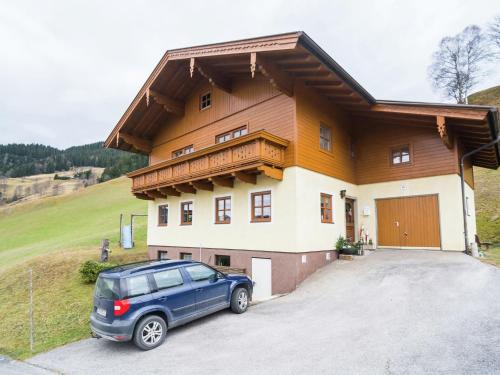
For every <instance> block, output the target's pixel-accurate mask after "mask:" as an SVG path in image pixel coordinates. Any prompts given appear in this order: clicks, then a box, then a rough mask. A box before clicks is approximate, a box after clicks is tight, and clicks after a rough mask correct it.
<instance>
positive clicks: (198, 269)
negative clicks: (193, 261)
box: [186, 264, 216, 281]
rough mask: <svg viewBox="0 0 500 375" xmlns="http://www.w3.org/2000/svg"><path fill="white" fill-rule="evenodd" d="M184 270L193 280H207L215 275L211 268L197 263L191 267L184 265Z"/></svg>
mask: <svg viewBox="0 0 500 375" xmlns="http://www.w3.org/2000/svg"><path fill="white" fill-rule="evenodd" d="M186 271H187V273H188V274H189V276H190V277H191V280H193V281H202V280H208V279H210V278H212V277H214V276H215V273H216V271H215V270H213V269H212V268H209V267H207V266H204V265H203V264H199V265H196V266H192V267H186Z"/></svg>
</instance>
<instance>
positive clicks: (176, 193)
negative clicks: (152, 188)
mask: <svg viewBox="0 0 500 375" xmlns="http://www.w3.org/2000/svg"><path fill="white" fill-rule="evenodd" d="M158 190H159V191H160V192H161V193H163V194H165V195H172V196H174V197H180V196H181V193H180V192H179V191H177V190H175V189H174V188H173V187H171V186H166V187H162V188H159V189H158Z"/></svg>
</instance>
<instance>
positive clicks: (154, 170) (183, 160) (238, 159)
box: [127, 131, 288, 199]
mask: <svg viewBox="0 0 500 375" xmlns="http://www.w3.org/2000/svg"><path fill="white" fill-rule="evenodd" d="M287 146H288V141H287V140H285V139H283V138H280V137H277V136H275V135H272V134H270V133H268V132H265V131H258V132H254V133H251V134H247V135H245V136H242V137H239V138H236V139H232V140H230V141H227V142H224V143H219V144H216V145H213V146H210V147H207V148H204V149H202V150H199V151H195V152H193V153H191V154H188V155H184V156H181V157H179V158H176V159H171V160H167V161H164V162H161V163H158V164H155V165H151V166H148V167H145V168H142V169H138V170H136V171H133V172H131V173H129V174H128V175H127V176H128V177H130V178H132V192H133V193H134V194H135V196H136V197H138V198H141V199H154V198H165V197H167V196H168V195H174V196H179V195H180V194H181V193H196V191H197V190H213V186H214V184H215V185H220V186H226V187H232V186H233V184H234V179H238V180H240V181H244V182H246V183H253V184H255V183H256V181H257V174H261V173H262V174H264V175H266V176H268V177H271V178H274V179H277V180H281V179H282V178H283V165H284V162H285V149H286V147H287Z"/></svg>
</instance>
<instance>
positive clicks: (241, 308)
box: [231, 288, 248, 314]
mask: <svg viewBox="0 0 500 375" xmlns="http://www.w3.org/2000/svg"><path fill="white" fill-rule="evenodd" d="M247 308H248V291H247V290H246V289H245V288H236V289H235V290H234V292H233V295H232V296H231V310H232V311H233V312H234V313H236V314H242V313H244V312H245V311H247Z"/></svg>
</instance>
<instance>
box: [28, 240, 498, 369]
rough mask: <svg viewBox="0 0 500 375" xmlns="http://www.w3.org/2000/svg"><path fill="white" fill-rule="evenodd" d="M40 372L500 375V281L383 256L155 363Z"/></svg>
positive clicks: (478, 272)
mask: <svg viewBox="0 0 500 375" xmlns="http://www.w3.org/2000/svg"><path fill="white" fill-rule="evenodd" d="M31 363H33V364H37V365H40V366H43V367H44V368H51V369H54V370H56V371H58V372H61V373H65V374H89V373H92V374H110V373H115V374H121V375H123V374H137V373H144V374H176V375H181V374H203V375H206V374H218V375H220V374H238V375H241V374H371V375H372V374H481V375H485V374H499V373H500V269H498V268H495V267H493V266H490V265H487V264H483V263H481V262H479V261H477V260H475V259H473V258H471V257H468V256H466V255H463V254H461V253H450V252H432V251H398V250H392V251H390V250H387V251H380V250H378V251H376V252H375V253H372V254H370V255H368V256H366V257H363V258H358V259H356V260H355V261H353V262H347V261H341V262H334V263H332V264H331V265H329V266H327V267H325V268H323V269H321V270H319V271H318V272H316V273H315V274H314V275H312V276H311V277H309V279H307V280H306V281H305V282H304V283H303V284H302V285H301V286H300V287H299V288H298V289H297V290H296V291H295V292H294V293H291V294H290V295H287V296H284V297H281V298H278V299H275V300H272V301H268V302H266V303H262V304H259V305H256V306H253V307H251V308H250V309H249V311H248V312H247V313H245V314H242V315H234V314H232V313H230V312H221V313H218V314H215V315H213V316H210V317H207V318H204V319H202V320H200V321H197V322H194V323H191V324H189V325H187V326H185V327H182V328H178V329H175V330H172V331H171V332H169V336H168V337H167V341H166V342H165V344H164V345H163V346H161V347H159V348H157V349H155V350H152V351H149V352H142V351H139V350H137V349H136V348H135V347H134V346H133V345H131V344H128V343H125V344H124V343H121V344H120V343H113V342H108V341H104V340H95V339H89V340H83V341H80V342H77V343H74V344H70V345H67V346H64V347H61V348H59V349H56V350H53V351H51V352H48V353H44V354H41V355H38V356H36V357H34V358H32V359H31Z"/></svg>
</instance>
